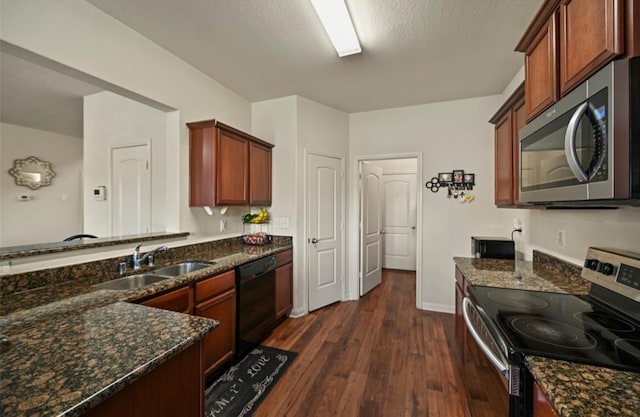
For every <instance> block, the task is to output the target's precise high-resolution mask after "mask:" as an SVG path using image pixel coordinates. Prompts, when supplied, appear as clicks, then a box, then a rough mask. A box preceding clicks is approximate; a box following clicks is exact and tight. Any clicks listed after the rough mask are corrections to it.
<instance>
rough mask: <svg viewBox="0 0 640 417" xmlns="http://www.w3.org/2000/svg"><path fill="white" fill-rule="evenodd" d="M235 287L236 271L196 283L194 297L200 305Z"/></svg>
mask: <svg viewBox="0 0 640 417" xmlns="http://www.w3.org/2000/svg"><path fill="white" fill-rule="evenodd" d="M235 285H236V271H234V270H231V271H227V272H224V273H222V274H218V275H216V276H213V277H211V278H206V279H203V280H202V281H199V282H196V285H195V296H194V298H195V303H196V304H200V303H202V302H204V301H207V300H208V299H209V298H211V297H215V296H216V295H219V294H222V293H223V292H226V291H228V290H231V289H234V288H235Z"/></svg>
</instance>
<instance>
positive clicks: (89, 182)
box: [83, 91, 177, 237]
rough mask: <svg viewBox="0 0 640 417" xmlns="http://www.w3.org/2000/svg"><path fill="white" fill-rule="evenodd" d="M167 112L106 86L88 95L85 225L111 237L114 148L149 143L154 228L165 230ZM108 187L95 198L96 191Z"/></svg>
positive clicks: (85, 127)
mask: <svg viewBox="0 0 640 417" xmlns="http://www.w3.org/2000/svg"><path fill="white" fill-rule="evenodd" d="M166 121H167V114H166V113H165V112H163V111H160V110H157V109H154V108H152V107H149V106H147V105H144V104H141V103H138V102H136V101H133V100H130V99H128V98H126V97H122V96H119V95H117V94H114V93H111V92H108V91H104V92H101V93H97V94H92V95H90V96H86V97H85V98H84V156H83V159H84V192H83V194H84V208H85V210H84V230H85V232H86V233H90V234H93V235H96V236H99V237H105V236H111V235H112V225H111V220H112V218H111V203H112V202H113V198H112V197H113V196H112V194H111V192H112V191H113V184H112V183H111V153H112V150H113V148H115V147H122V146H134V145H145V144H146V145H148V146H149V149H150V152H151V161H150V162H151V230H150V231H151V232H163V231H165V230H166V223H167V221H166V212H165V201H166V194H167V186H166V183H167V181H166V179H167V176H170V177H173V176H175V175H176V174H177V173H175V172H168V171H167V167H166V152H167V149H166V141H167V138H166V136H167V133H166V129H167V123H166ZM99 185H103V186H106V187H107V199H106V200H105V201H97V200H95V199H94V197H93V193H92V190H93V189H94V188H95V187H97V186H99Z"/></svg>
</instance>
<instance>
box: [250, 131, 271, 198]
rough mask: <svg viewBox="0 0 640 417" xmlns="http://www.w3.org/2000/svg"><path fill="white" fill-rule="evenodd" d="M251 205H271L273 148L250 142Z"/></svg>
mask: <svg viewBox="0 0 640 417" xmlns="http://www.w3.org/2000/svg"><path fill="white" fill-rule="evenodd" d="M249 205H252V206H270V205H271V148H270V147H268V146H264V145H261V144H259V143H255V142H249Z"/></svg>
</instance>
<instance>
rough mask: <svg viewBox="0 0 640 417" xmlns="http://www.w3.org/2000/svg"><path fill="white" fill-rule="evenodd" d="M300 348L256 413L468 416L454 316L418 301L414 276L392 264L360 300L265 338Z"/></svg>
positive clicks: (292, 322)
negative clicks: (423, 308)
mask: <svg viewBox="0 0 640 417" xmlns="http://www.w3.org/2000/svg"><path fill="white" fill-rule="evenodd" d="M264 344H265V345H267V346H273V347H277V348H281V349H286V350H291V351H294V352H298V357H297V358H296V359H295V361H294V362H293V363H292V365H291V367H290V368H289V369H288V370H287V372H286V373H285V375H284V376H283V377H282V378H281V379H280V381H278V384H277V385H276V386H275V387H274V389H273V390H272V391H271V393H269V395H268V397H267V398H266V399H265V400H264V402H263V403H262V404H261V405H260V407H259V408H258V409H257V410H256V412H255V417H276V416H278V417H282V416H290V417H293V416H295V417H302V416H304V417H321V416H342V417H355V416H362V417H377V416H380V417H382V416H384V417H403V416H406V417H409V416H411V417H420V416H429V417H432V416H446V417H458V416H459V417H464V416H466V415H467V414H466V409H467V407H466V401H465V396H466V394H465V387H464V384H463V379H462V375H461V372H460V367H459V365H458V362H457V360H458V359H457V358H458V352H457V350H456V345H455V340H454V327H453V315H451V314H443V313H434V312H427V311H421V310H418V309H416V307H415V275H414V273H412V272H405V271H396V270H385V271H384V273H383V279H382V284H381V285H380V286H379V287H377V288H375V289H374V290H373V291H371V292H370V293H369V294H367V295H365V296H364V297H362V298H361V299H360V300H359V301H357V302H356V301H347V302H342V303H337V304H334V305H331V306H329V307H325V308H324V309H321V310H319V311H315V312H313V313H311V314H308V315H306V316H304V317H301V318H298V319H287V320H286V321H285V322H284V323H282V324H281V325H280V326H279V327H278V328H277V329H276V330H275V331H274V332H273V334H272V335H271V337H270V338H269V339H268V340H267V341H266V342H265V343H264Z"/></svg>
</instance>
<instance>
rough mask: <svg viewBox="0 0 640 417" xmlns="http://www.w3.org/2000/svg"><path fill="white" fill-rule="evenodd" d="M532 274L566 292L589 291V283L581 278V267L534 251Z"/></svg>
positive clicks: (584, 292)
mask: <svg viewBox="0 0 640 417" xmlns="http://www.w3.org/2000/svg"><path fill="white" fill-rule="evenodd" d="M533 272H534V273H535V274H537V275H539V276H540V277H542V278H544V279H546V280H549V281H550V282H552V283H554V284H555V285H557V286H558V287H560V288H561V289H563V290H565V291H567V292H571V293H583V294H587V293H588V292H589V290H590V289H591V282H590V281H587V280H585V279H584V278H582V276H581V274H582V267H581V266H578V265H575V264H572V263H570V262H567V261H564V260H562V259H560V258H556V257H555V256H553V255H549V254H547V253H544V252H540V251H538V250H535V249H534V250H533Z"/></svg>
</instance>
